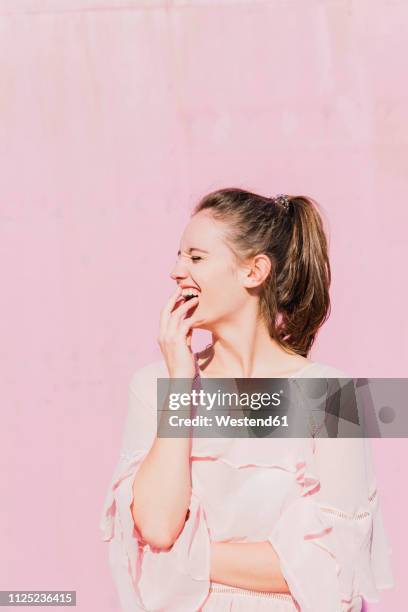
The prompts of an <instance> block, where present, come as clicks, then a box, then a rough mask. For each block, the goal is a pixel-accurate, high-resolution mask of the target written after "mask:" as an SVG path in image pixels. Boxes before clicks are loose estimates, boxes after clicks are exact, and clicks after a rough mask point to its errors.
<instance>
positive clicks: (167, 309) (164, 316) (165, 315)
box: [160, 285, 182, 333]
mask: <svg viewBox="0 0 408 612" xmlns="http://www.w3.org/2000/svg"><path fill="white" fill-rule="evenodd" d="M181 291H182V289H181V287H180V286H179V285H177V289H176V290H175V291H174V292H173V293H172V295H171V296H170V298H169V299H168V300H167V302H166V304H165V306H164V308H163V309H162V311H161V313H160V333H161V332H162V331H164V329H165V328H166V325H167V322H168V320H169V317H170V314H171V312H172V310H173V308H174V306H175V304H176V302H177V300H178V299H179V297H180V295H181Z"/></svg>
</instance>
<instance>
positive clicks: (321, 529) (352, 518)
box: [192, 438, 394, 612]
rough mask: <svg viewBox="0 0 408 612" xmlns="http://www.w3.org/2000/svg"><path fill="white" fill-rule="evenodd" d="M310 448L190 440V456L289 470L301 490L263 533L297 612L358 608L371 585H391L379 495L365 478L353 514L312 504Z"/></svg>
mask: <svg viewBox="0 0 408 612" xmlns="http://www.w3.org/2000/svg"><path fill="white" fill-rule="evenodd" d="M315 450H316V440H314V439H313V438H292V439H248V438H235V439H217V438H205V439H204V438H194V439H193V449H192V458H193V460H194V459H196V460H200V459H207V460H218V461H222V462H224V463H226V464H227V465H229V466H230V467H232V468H235V469H244V468H251V467H260V468H267V469H283V470H286V471H288V472H291V473H292V474H293V477H294V479H295V481H296V483H297V484H298V485H299V487H300V495H299V497H298V498H297V499H295V500H293V499H292V500H289V501H288V503H287V505H286V507H285V508H284V509H283V511H282V514H281V517H280V518H279V519H278V521H277V523H276V524H275V526H274V528H273V530H272V532H271V535H270V537H268V540H269V541H270V542H271V544H272V545H273V547H274V548H275V550H276V552H277V554H278V555H279V557H280V560H281V565H282V571H283V573H284V575H285V578H286V580H287V582H288V585H289V588H290V591H291V594H292V596H293V597H294V598H295V599H296V600H297V601H298V603H299V604H300V605H301V606H302V607H301V609H302V612H303V610H305V611H309V610H310V611H313V612H327V610H331V611H333V612H334V611H335V610H336V611H337V610H338V611H339V612H352V611H354V610H360V609H361V598H362V597H364V598H365V600H366V601H368V602H378V601H379V593H378V590H379V589H386V588H392V587H393V586H394V580H393V575H392V569H391V563H390V554H391V549H390V547H389V546H388V541H387V538H386V534H385V530H384V525H383V520H382V514H381V508H380V506H379V495H378V492H377V489H376V486H375V482H374V480H372V481H371V483H370V485H371V488H370V493H369V495H368V497H367V500H366V501H365V502H363V503H361V504H360V505H359V506H357V507H356V509H355V512H354V513H353V514H348V513H346V512H344V511H342V510H340V509H338V508H336V507H333V506H329V505H325V504H323V503H318V501H317V499H316V498H315V497H314V494H315V493H317V492H318V491H319V490H320V488H321V482H320V478H319V475H318V470H317V467H316V460H315ZM322 585H324V589H323V588H322Z"/></svg>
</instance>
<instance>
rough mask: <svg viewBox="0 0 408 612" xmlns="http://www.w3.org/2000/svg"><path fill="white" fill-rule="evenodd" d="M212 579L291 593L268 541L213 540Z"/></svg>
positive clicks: (235, 584) (238, 585)
mask: <svg viewBox="0 0 408 612" xmlns="http://www.w3.org/2000/svg"><path fill="white" fill-rule="evenodd" d="M210 578H211V580H213V581H214V582H221V583H223V584H229V585H231V586H236V587H239V588H241V589H252V590H255V591H271V592H274V593H290V591H289V587H288V585H287V582H286V580H285V578H284V576H283V574H282V572H281V569H280V561H279V557H278V555H277V554H276V552H275V550H274V548H273V546H272V544H271V543H270V542H268V541H263V542H237V543H235V542H212V543H211V572H210Z"/></svg>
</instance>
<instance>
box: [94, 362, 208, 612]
mask: <svg viewBox="0 0 408 612" xmlns="http://www.w3.org/2000/svg"><path fill="white" fill-rule="evenodd" d="M147 374H148V370H147V369H146V368H144V369H141V370H139V371H138V372H137V373H136V374H135V375H134V376H133V378H132V381H131V383H130V386H129V407H128V414H127V418H126V423H125V427H124V432H123V438H122V445H121V451H120V456H119V460H118V462H117V465H116V468H115V470H114V473H113V476H112V479H111V482H110V485H109V487H108V491H107V494H106V498H105V501H104V504H103V510H102V514H101V518H100V529H101V532H102V540H103V541H105V542H107V543H108V545H109V564H110V567H111V571H112V575H113V578H114V581H115V584H116V588H117V591H118V595H119V598H120V602H121V607H122V609H123V610H124V611H125V612H135V610H149V611H151V612H154V611H155V610H157V611H159V610H166V611H169V612H176V611H177V612H179V611H180V610H184V609H185V610H187V609H188V610H195V609H198V608H199V607H200V605H201V602H202V601H203V600H204V599H205V597H206V596H207V594H208V592H209V576H210V539H209V532H208V528H207V522H206V518H205V515H204V511H203V508H202V505H201V502H200V500H199V499H198V497H197V496H196V494H195V493H194V492H193V493H192V496H191V502H190V506H189V509H188V512H187V520H186V523H185V525H184V528H183V530H182V532H181V533H180V535H179V537H178V539H177V540H176V542H175V544H174V545H173V546H172V548H171V549H169V550H159V549H155V548H154V547H151V546H150V545H149V544H147V543H146V542H144V540H143V538H142V535H141V534H140V533H139V531H138V530H137V528H136V526H135V523H134V521H133V516H132V512H131V505H132V502H133V481H134V477H135V475H136V473H137V471H138V469H139V468H140V465H141V464H142V462H143V460H144V459H145V457H146V456H147V454H148V452H149V450H150V448H151V446H152V444H153V442H154V440H155V437H156V431H157V428H156V422H157V416H156V415H157V413H156V404H155V403H154V401H153V400H152V399H149V398H151V393H150V396H149V394H148V393H147V390H146V389H147V387H148V385H146V376H147ZM163 376H164V375H163ZM150 391H151V392H155V382H154V384H153V386H152V385H151V381H150ZM136 503H137V500H136Z"/></svg>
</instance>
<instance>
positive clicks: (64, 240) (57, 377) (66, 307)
mask: <svg viewBox="0 0 408 612" xmlns="http://www.w3.org/2000/svg"><path fill="white" fill-rule="evenodd" d="M114 7H115V8H114ZM407 18H408V6H407V4H406V3H405V2H398V1H397V0H394V1H391V0H389V1H386V0H359V1H358V2H357V1H355V2H352V1H343V2H342V1H340V0H339V1H335V0H326V1H322V0H308V2H301V1H299V2H283V1H279V0H275V1H270V2H267V1H259V2H258V1H255V0H251V1H246V2H245V1H242V0H241V1H240V2H233V1H228V0H224V1H220V0H218V1H217V2H215V1H210V0H208V2H204V1H200V0H195V1H194V2H193V1H190V2H186V1H180V0H179V1H177V0H174V1H173V2H172V1H167V2H165V1H158V0H154V1H152V0H149V1H147V0H146V2H144V3H143V2H139V1H137V0H127V1H125V0H124V1H123V2H121V1H120V0H116V1H114V0H111V1H107V0H100V1H99V2H97V1H95V2H92V1H91V0H72V1H69V0H25V1H23V0H2V3H1V5H0V46H1V48H0V151H1V153H0V154H1V173H0V202H1V213H0V232H1V234H0V248H1V258H0V260H1V266H2V271H1V278H2V284H3V291H2V317H1V319H0V334H1V338H2V342H1V344H0V347H1V348H0V355H1V382H2V428H1V439H0V448H1V451H0V452H1V456H0V460H1V464H0V465H1V467H2V468H3V470H2V473H3V478H2V479H1V490H0V493H1V499H2V504H1V513H2V516H1V519H2V520H1V521H0V536H1V541H2V546H1V550H2V555H1V557H2V559H1V563H2V567H0V576H1V578H0V582H1V584H0V588H1V589H76V590H77V596H78V606H77V608H78V610H81V612H82V611H83V612H89V611H90V610H98V612H107V611H108V610H109V611H113V610H116V611H117V610H118V609H119V608H118V602H117V597H116V593H115V592H114V587H113V583H112V580H111V577H110V573H109V569H108V566H107V557H106V555H107V548H106V545H105V544H104V543H102V542H101V541H100V533H99V530H98V522H99V515H100V511H101V505H102V501H103V498H104V495H105V491H106V487H107V485H108V480H109V479H110V476H111V472H112V469H113V466H114V464H115V462H116V458H117V453H118V446H119V442H120V435H121V431H122V427H123V422H124V417H125V413H126V411H127V405H126V403H127V385H128V382H129V379H130V376H131V374H132V372H133V371H134V370H135V369H136V368H137V367H139V366H141V365H142V364H144V363H146V362H148V361H150V360H152V359H157V358H160V356H161V355H160V352H159V348H158V345H157V343H156V336H157V331H158V317H159V312H160V309H161V307H162V305H163V301H164V300H165V299H167V296H168V295H169V292H171V289H172V285H173V282H172V281H171V280H170V278H169V272H170V269H171V266H172V264H173V262H174V259H175V256H176V251H177V249H178V240H179V236H180V232H181V230H182V228H183V226H184V224H185V222H186V221H187V218H188V214H189V211H190V209H191V207H192V206H193V204H194V203H195V201H196V199H197V198H198V197H199V196H201V195H202V194H203V193H205V192H207V191H208V190H210V189H214V188H216V187H221V186H231V185H235V186H241V187H246V188H249V189H254V190H258V191H260V192H263V193H265V194H270V195H274V194H276V193H282V192H283V193H305V194H309V195H311V196H312V197H315V198H316V199H317V200H318V201H319V202H320V203H321V204H322V206H323V207H324V209H325V211H326V216H327V221H328V224H329V228H330V245H331V246H330V249H331V260H332V266H333V277H334V281H333V289H332V299H333V309H332V315H331V318H330V319H329V321H328V323H326V325H325V327H324V328H323V330H322V332H321V334H320V337H319V341H318V343H317V345H316V347H315V349H314V351H313V354H312V358H313V359H315V360H320V361H327V362H328V363H331V364H332V365H335V366H337V367H340V368H343V369H345V370H346V371H348V372H350V373H352V375H353V376H356V377H358V376H372V377H375V376H386V377H394V376H395V377H396V376H399V377H405V376H406V373H407V350H408V349H407V347H408V337H407V336H408V334H407V322H406V314H404V312H405V311H406V308H405V307H404V304H405V301H406V297H407V294H406V288H405V282H404V279H405V278H406V261H407V251H408V249H407V241H406V228H407V221H408V219H407V217H408V214H407V210H408V207H407V203H406V187H407V165H406V159H407V145H408V124H407V121H406V97H407V85H406V78H405V73H406V70H405V68H406V59H405V58H406V56H407V53H408V49H407V47H408V43H407V40H408V38H407V27H406V23H407ZM404 298H405V299H404ZM206 340H207V337H206V336H205V334H204V335H202V336H200V337H199V338H198V339H196V341H195V342H196V343H197V342H198V343H202V342H204V341H206ZM374 446H375V460H376V463H377V466H378V479H379V484H380V487H381V490H382V504H383V512H384V519H385V522H386V526H387V528H388V532H389V535H390V539H391V543H392V549H393V555H394V560H395V578H396V582H397V586H396V588H395V589H394V590H393V591H385V592H384V593H383V594H382V599H381V603H380V604H377V605H372V606H371V605H370V607H369V609H370V611H371V610H378V611H381V612H388V611H389V610H391V609H392V610H395V611H397V610H398V611H399V610H402V609H403V602H404V601H405V600H406V599H407V597H408V589H407V586H406V584H407V582H406V580H404V579H403V574H402V567H403V564H404V563H405V562H406V554H405V551H406V547H407V537H406V528H405V516H406V494H405V489H404V486H403V479H404V474H403V465H404V462H405V461H406V459H407V455H408V452H407V442H406V440H405V439H401V440H379V441H375V444H374Z"/></svg>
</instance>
